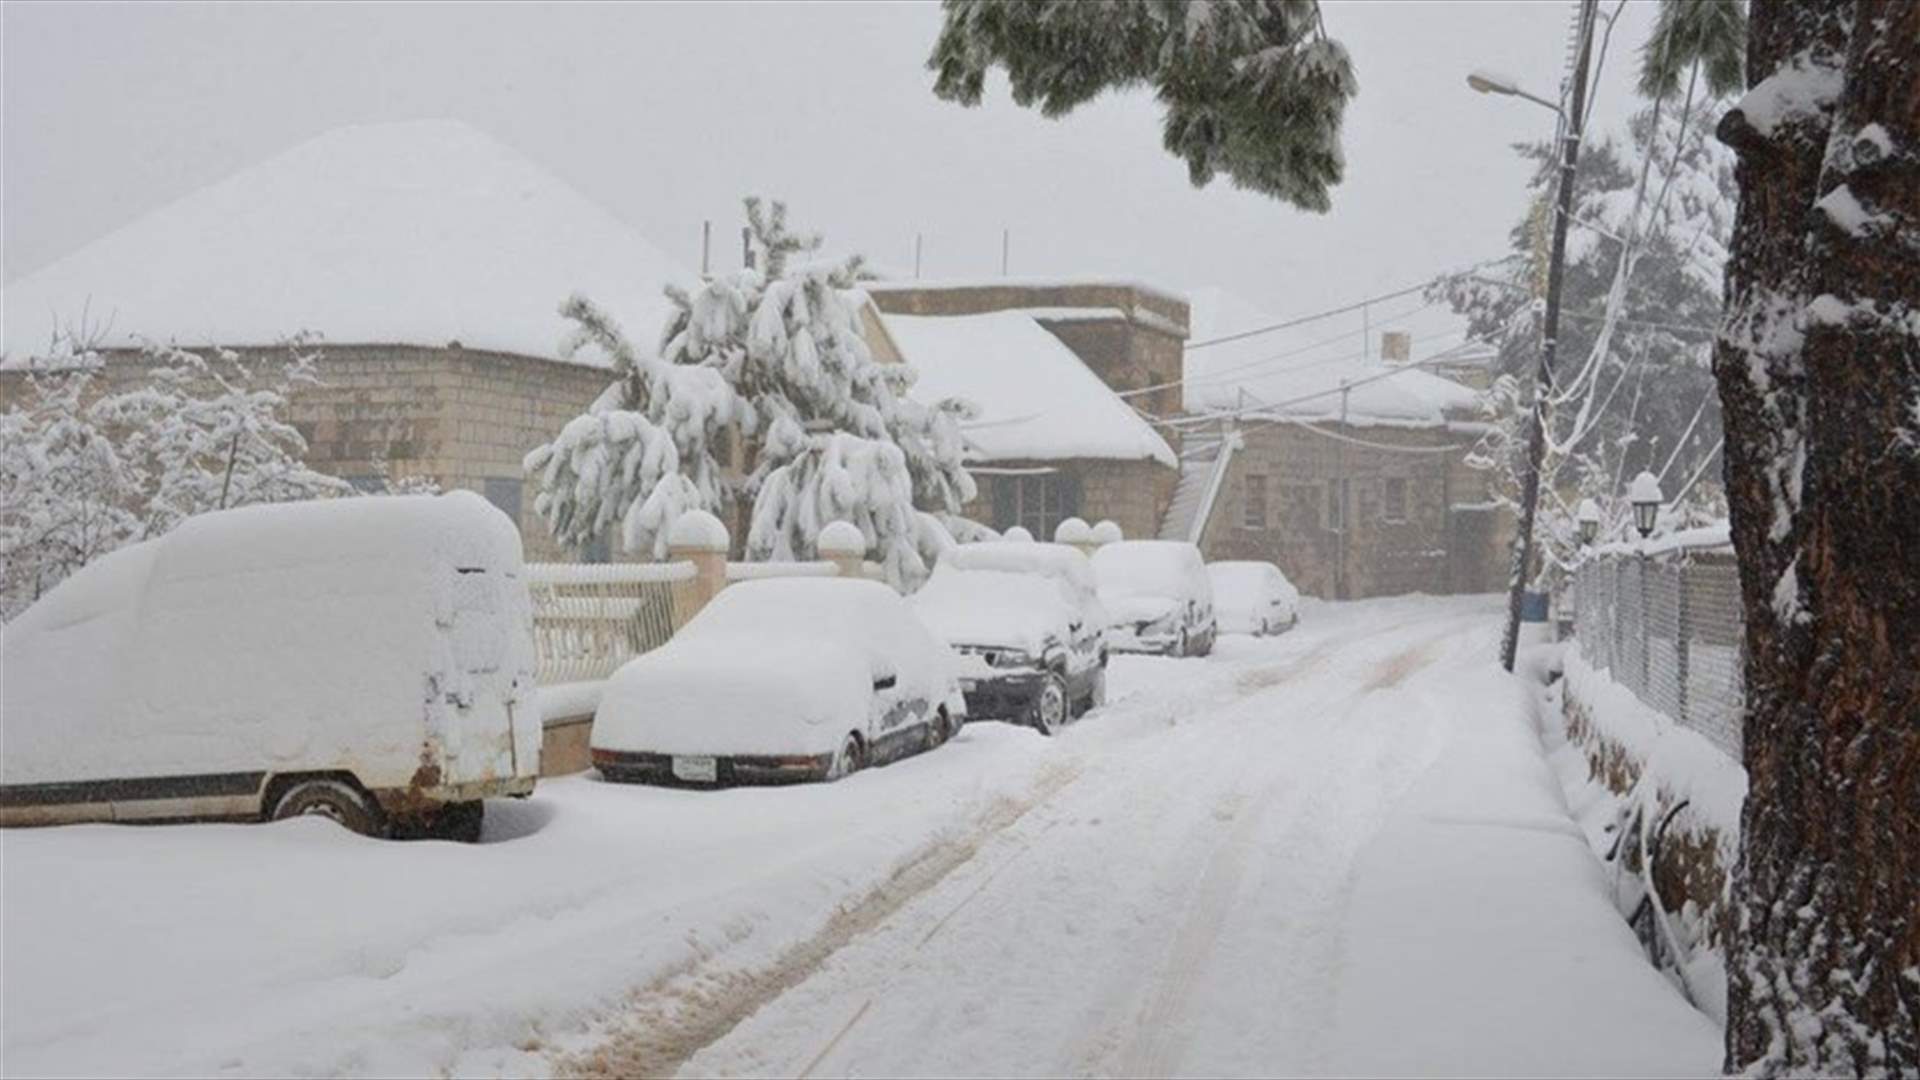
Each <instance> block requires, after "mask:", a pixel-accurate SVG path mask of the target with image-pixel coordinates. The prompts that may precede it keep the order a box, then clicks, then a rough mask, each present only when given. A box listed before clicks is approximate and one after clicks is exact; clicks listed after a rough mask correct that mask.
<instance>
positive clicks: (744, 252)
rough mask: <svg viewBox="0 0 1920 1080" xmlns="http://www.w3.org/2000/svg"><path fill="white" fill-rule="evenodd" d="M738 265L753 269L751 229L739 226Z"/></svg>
mask: <svg viewBox="0 0 1920 1080" xmlns="http://www.w3.org/2000/svg"><path fill="white" fill-rule="evenodd" d="M740 265H741V266H744V267H746V268H747V269H749V270H751V269H753V229H752V228H751V227H749V226H746V225H742V226H740Z"/></svg>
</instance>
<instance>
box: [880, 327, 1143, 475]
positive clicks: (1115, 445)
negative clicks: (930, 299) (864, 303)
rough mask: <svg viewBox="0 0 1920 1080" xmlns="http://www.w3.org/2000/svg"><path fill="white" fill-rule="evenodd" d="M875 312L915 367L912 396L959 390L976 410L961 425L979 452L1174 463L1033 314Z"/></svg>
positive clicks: (987, 456) (984, 456)
mask: <svg viewBox="0 0 1920 1080" xmlns="http://www.w3.org/2000/svg"><path fill="white" fill-rule="evenodd" d="M882 319H883V321H884V322H885V324H886V327H887V330H888V331H889V332H890V333H891V334H892V335H893V339H894V340H895V341H896V342H898V343H899V346H900V351H901V352H902V354H904V356H905V358H906V360H907V362H908V363H910V364H912V365H913V366H914V367H915V368H916V369H918V371H919V373H920V377H919V381H918V382H916V383H915V384H914V389H913V396H914V397H916V398H918V399H920V400H921V401H926V402H933V401H939V400H941V399H944V398H950V397H959V398H966V399H968V400H970V401H972V402H973V403H974V404H975V405H976V406H977V407H978V408H979V410H980V415H979V416H978V417H977V418H975V419H973V420H971V421H968V422H966V423H965V424H963V425H962V431H963V433H964V435H965V436H966V439H967V442H968V444H969V446H970V448H971V450H972V452H973V456H974V458H975V459H976V460H980V461H1023V460H1033V461H1055V460H1062V459H1066V458H1102V459H1108V460H1121V461H1140V460H1152V461H1158V462H1160V463H1161V464H1163V465H1166V466H1168V467H1170V468H1171V467H1174V466H1175V458H1174V455H1173V450H1172V448H1170V447H1169V446H1168V445H1167V441H1166V440H1165V439H1163V438H1161V437H1160V436H1159V434H1158V433H1156V432H1155V431H1154V430H1153V428H1152V426H1151V425H1149V424H1148V423H1147V422H1146V421H1145V420H1143V419H1142V418H1141V417H1140V414H1138V413H1136V412H1134V411H1133V409H1132V408H1131V407H1130V406H1128V405H1127V403H1126V402H1124V401H1122V400H1121V399H1120V398H1119V397H1118V396H1116V395H1115V394H1114V392H1113V390H1112V389H1111V388H1110V387H1108V386H1107V384H1106V383H1104V382H1102V381H1101V380H1100V377H1099V376H1098V375H1095V374H1094V373H1093V372H1092V371H1091V370H1089V369H1088V368H1087V365H1086V364H1085V363H1083V362H1082V361H1081V359H1080V357H1079V356H1077V355H1075V354H1074V352H1073V350H1072V349H1069V348H1067V346H1066V345H1065V344H1064V343H1062V342H1061V340H1060V339H1059V338H1057V337H1054V336H1053V335H1052V334H1051V333H1048V332H1047V331H1046V330H1045V329H1044V328H1042V327H1041V326H1040V324H1039V323H1037V322H1035V321H1034V319H1033V317H1032V316H1031V315H1029V314H1027V313H1025V312H1021V311H995V312H989V313H987V314H984V315H884V316H882Z"/></svg>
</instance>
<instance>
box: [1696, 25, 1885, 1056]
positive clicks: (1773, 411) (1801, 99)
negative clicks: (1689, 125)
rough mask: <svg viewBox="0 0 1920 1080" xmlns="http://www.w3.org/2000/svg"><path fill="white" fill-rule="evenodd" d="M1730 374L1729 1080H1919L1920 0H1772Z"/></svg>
mask: <svg viewBox="0 0 1920 1080" xmlns="http://www.w3.org/2000/svg"><path fill="white" fill-rule="evenodd" d="M1749 18H1750V22H1749V25H1748V27H1747V38H1746V50H1745V52H1746V69H1747V74H1746V77H1747V80H1748V90H1747V93H1746V95H1745V97H1743V98H1741V99H1740V101H1739V103H1738V104H1737V105H1735V106H1734V107H1733V108H1732V109H1731V110H1729V111H1728V113H1727V115H1726V117H1725V118H1724V119H1723V120H1722V121H1721V122H1720V126H1719V135H1720V137H1721V139H1722V140H1724V141H1725V142H1726V143H1727V144H1728V145H1729V146H1731V147H1732V148H1733V149H1734V151H1735V153H1736V154H1737V155H1738V158H1739V164H1738V165H1737V167H1736V176H1737V178H1738V181H1739V185H1740V209H1739V213H1738V215H1737V217H1736V220H1735V224H1734V235H1733V242H1732V245H1731V257H1730V259H1729V262H1728V267H1727V285H1726V294H1727V296H1726V312H1725V318H1724V322H1723V325H1722V329H1721V332H1720V337H1719V341H1718V343H1717V345H1716V347H1715V355H1714V375H1715V377H1716V379H1717V380H1718V383H1719V387H1720V396H1721V401H1722V404H1723V407H1724V409H1725V414H1726V437H1727V447H1726V458H1725V460H1726V481H1727V494H1728V501H1729V504H1730V508H1731V511H1732V526H1733V528H1732V532H1733V544H1734V550H1735V551H1736V552H1737V553H1738V555H1739V559H1740V589H1741V604H1742V608H1743V611H1744V614H1745V634H1746V637H1745V641H1744V642H1743V645H1744V664H1745V672H1744V673H1745V685H1746V716H1745V723H1744V728H1743V730H1744V735H1745V745H1744V759H1745V761H1744V764H1745V765H1746V769H1747V776H1748V781H1749V789H1748V796H1747V801H1746V805H1745V808H1744V809H1743V811H1742V814H1741V836H1740V859H1739V863H1738V864H1737V866H1736V867H1735V870H1734V875H1733V914H1734V926H1733V934H1732V940H1731V943H1730V955H1729V967H1728V976H1729V978H1728V1000H1727V1043H1726V1048H1727V1056H1726V1067H1727V1069H1728V1070H1729V1071H1744V1072H1749V1073H1752V1074H1757V1075H1762V1076H1786V1075H1820V1074H1834V1073H1843V1072H1848V1073H1853V1074H1855V1075H1860V1076H1869V1075H1881V1076H1912V1075H1916V1074H1920V510H1916V507H1920V445H1917V444H1916V440H1915V439H1914V435H1915V423H1916V419H1920V416H1917V415H1916V412H1915V403H1916V402H1920V303H1917V302H1916V298H1920V258H1916V257H1915V253H1916V251H1917V250H1920V247H1916V240H1915V238H1916V236H1920V4H1914V3H1911V2H1910V0H1790V2H1789V0H1756V2H1755V3H1754V4H1753V6H1752V9H1751V12H1750V16H1749Z"/></svg>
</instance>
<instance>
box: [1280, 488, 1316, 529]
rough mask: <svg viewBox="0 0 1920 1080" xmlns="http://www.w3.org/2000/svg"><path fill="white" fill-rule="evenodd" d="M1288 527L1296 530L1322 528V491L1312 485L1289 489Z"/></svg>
mask: <svg viewBox="0 0 1920 1080" xmlns="http://www.w3.org/2000/svg"><path fill="white" fill-rule="evenodd" d="M1285 514H1286V525H1287V526H1288V527H1289V528H1291V529H1295V530H1311V529H1318V528H1319V527H1320V491H1319V489H1318V488H1315V487H1313V486H1312V485H1310V484H1292V485H1289V486H1288V487H1287V503H1286V509H1285Z"/></svg>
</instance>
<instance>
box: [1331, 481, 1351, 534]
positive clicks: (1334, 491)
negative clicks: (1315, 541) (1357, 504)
mask: <svg viewBox="0 0 1920 1080" xmlns="http://www.w3.org/2000/svg"><path fill="white" fill-rule="evenodd" d="M1345 487H1346V481H1344V480H1329V481H1327V528H1328V529H1330V530H1332V531H1334V532H1339V531H1340V530H1341V529H1343V528H1345V527H1346V524H1347V519H1346V515H1345V514H1343V513H1341V510H1342V509H1344V503H1345V502H1346V500H1345V499H1343V498H1342V497H1341V496H1342V495H1344V494H1345V492H1344V490H1343V489H1344V488H1345Z"/></svg>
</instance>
